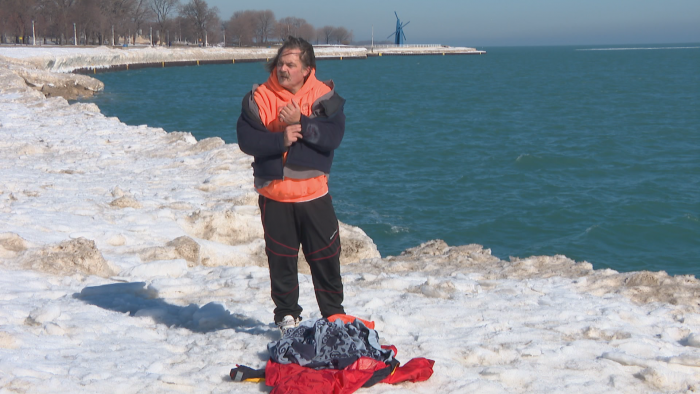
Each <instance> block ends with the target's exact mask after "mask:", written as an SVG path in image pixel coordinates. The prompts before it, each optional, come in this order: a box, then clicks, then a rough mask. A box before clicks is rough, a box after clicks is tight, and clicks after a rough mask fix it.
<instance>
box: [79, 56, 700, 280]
mask: <svg viewBox="0 0 700 394" xmlns="http://www.w3.org/2000/svg"><path fill="white" fill-rule="evenodd" d="M486 50H487V51H488V54H487V55H483V56H405V57H386V56H383V57H378V58H370V59H367V60H343V61H340V60H329V61H319V62H318V71H317V74H318V76H319V78H320V79H331V78H332V79H333V80H334V81H335V82H336V85H337V91H338V92H339V93H340V94H341V95H342V96H343V97H345V98H346V99H347V103H346V106H345V113H346V115H347V124H346V134H345V139H344V141H343V144H342V145H341V147H340V149H339V150H337V151H336V156H335V161H334V165H333V170H332V174H331V178H330V188H331V194H332V195H333V200H334V203H335V205H336V210H337V213H338V217H339V219H340V220H342V221H344V222H346V223H349V224H352V225H355V226H359V227H361V228H362V229H363V230H365V231H366V232H367V234H368V235H369V236H370V237H372V239H374V241H375V242H376V244H377V246H378V248H379V250H380V252H381V253H382V255H383V256H386V255H396V254H399V253H400V252H401V251H402V250H404V249H406V248H409V247H413V246H416V245H418V244H419V243H421V242H425V241H428V240H431V239H436V238H440V239H444V240H445V241H447V242H448V243H449V244H450V245H459V244H469V243H478V244H481V245H484V246H485V247H487V248H490V249H491V250H492V252H493V254H494V255H496V256H498V257H500V258H504V259H507V258H508V257H509V256H517V257H527V256H531V255H554V254H563V255H566V256H568V257H570V258H572V259H575V260H577V261H583V260H586V261H589V262H591V263H593V265H594V267H595V268H605V267H610V268H613V269H616V270H618V271H632V270H643V269H644V270H654V271H658V270H665V271H667V272H669V273H671V274H695V275H696V276H698V277H700V257H699V256H700V45H698V44H685V45H677V44H676V45H654V46H635V47H605V48H603V47H535V48H531V47H527V48H526V47H521V48H486ZM96 77H97V78H99V79H100V80H102V81H103V82H104V83H105V85H106V87H105V92H104V93H102V94H100V95H98V96H96V97H95V98H93V99H91V100H90V101H92V102H95V103H97V105H99V107H100V108H101V109H102V112H103V113H104V114H106V115H109V116H117V117H119V118H120V119H121V120H122V121H124V122H126V123H128V124H148V125H150V126H156V127H162V128H164V129H165V130H168V131H189V132H192V134H194V135H195V136H196V137H197V138H198V139H201V138H206V137H211V136H218V137H221V138H223V139H224V140H225V141H226V142H229V143H235V142H236V133H235V124H236V119H237V117H238V114H239V113H240V102H241V99H242V97H243V95H244V94H245V93H246V92H247V91H248V90H250V88H251V86H252V84H253V83H262V82H264V81H265V79H266V78H267V74H266V72H265V71H264V68H263V64H262V63H244V64H231V65H209V66H200V67H176V68H165V69H159V68H154V69H140V70H133V71H123V72H115V73H106V74H98V75H96ZM251 182H252V179H251Z"/></svg>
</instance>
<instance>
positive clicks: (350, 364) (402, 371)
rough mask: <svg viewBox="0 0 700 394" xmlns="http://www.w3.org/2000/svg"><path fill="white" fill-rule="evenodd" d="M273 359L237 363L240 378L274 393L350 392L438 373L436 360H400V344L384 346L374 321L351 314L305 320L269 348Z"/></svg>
mask: <svg viewBox="0 0 700 394" xmlns="http://www.w3.org/2000/svg"><path fill="white" fill-rule="evenodd" d="M267 348H268V351H269V352H270V359H269V360H268V362H267V365H266V366H265V368H263V369H259V370H256V369H252V368H249V367H246V366H244V365H237V366H236V368H234V369H232V370H231V374H230V375H231V379H233V380H234V381H236V382H242V381H249V382H259V381H262V380H263V379H264V380H265V384H266V385H268V386H271V387H274V388H273V390H272V394H287V393H328V394H350V393H354V392H355V391H357V389H359V388H361V387H371V386H373V385H375V384H377V383H389V384H395V383H400V382H406V381H410V382H421V381H424V380H427V379H428V378H430V376H431V375H432V374H433V365H434V364H435V361H433V360H428V359H426V358H422V357H419V358H414V359H412V360H410V361H409V362H407V363H406V364H405V365H400V363H399V362H398V361H397V360H396V358H395V357H396V353H397V350H396V347H394V346H382V345H380V344H379V335H378V333H377V331H375V330H374V323H373V322H368V321H365V320H361V319H357V318H354V317H352V316H348V315H334V316H331V317H329V318H328V319H320V320H317V321H315V322H306V321H304V322H301V323H300V325H299V326H298V327H296V328H293V329H291V330H287V331H286V332H285V333H284V335H283V337H282V339H280V340H279V341H276V342H271V343H270V344H268V346H267Z"/></svg>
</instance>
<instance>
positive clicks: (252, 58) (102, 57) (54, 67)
mask: <svg viewBox="0 0 700 394" xmlns="http://www.w3.org/2000/svg"><path fill="white" fill-rule="evenodd" d="M314 50H315V52H316V58H317V59H318V60H330V59H334V60H346V59H347V60H350V59H367V58H368V57H373V56H397V55H457V54H484V53H486V52H484V51H477V50H476V49H474V48H466V47H447V46H443V45H431V46H427V45H423V46H407V45H403V46H374V47H348V46H316V47H314ZM276 53H277V48H276V47H270V48H198V47H193V48H190V47H176V48H163V47H117V48H114V47H106V46H102V47H28V46H21V47H2V48H1V50H0V55H2V56H5V57H7V58H13V59H18V60H21V61H22V62H23V63H25V64H26V63H29V64H31V65H33V66H35V67H36V68H37V69H40V70H47V71H53V72H59V73H78V74H97V73H100V72H108V71H120V70H132V69H137V68H152V67H176V66H198V65H206V64H235V63H247V62H264V61H269V60H270V59H271V58H272V57H274V56H275V54H276Z"/></svg>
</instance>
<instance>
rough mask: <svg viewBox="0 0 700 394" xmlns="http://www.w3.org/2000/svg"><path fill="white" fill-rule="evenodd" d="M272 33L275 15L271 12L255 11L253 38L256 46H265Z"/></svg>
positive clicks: (273, 31)
mask: <svg viewBox="0 0 700 394" xmlns="http://www.w3.org/2000/svg"><path fill="white" fill-rule="evenodd" d="M274 33H275V13H274V12H272V11H271V10H264V11H255V36H256V40H257V42H258V44H262V45H265V44H267V42H268V39H269V37H270V36H272V35H274Z"/></svg>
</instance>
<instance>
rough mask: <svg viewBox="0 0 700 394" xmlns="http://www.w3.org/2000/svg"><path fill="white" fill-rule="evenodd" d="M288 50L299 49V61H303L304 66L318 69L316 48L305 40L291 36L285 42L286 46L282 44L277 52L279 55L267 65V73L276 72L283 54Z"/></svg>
mask: <svg viewBox="0 0 700 394" xmlns="http://www.w3.org/2000/svg"><path fill="white" fill-rule="evenodd" d="M287 49H298V50H299V52H300V53H299V60H301V64H302V66H304V67H311V68H313V69H316V55H315V54H314V47H313V46H312V45H311V44H309V42H308V41H306V40H305V39H303V38H299V37H292V36H289V37H287V39H286V40H284V44H282V46H281V47H280V49H278V50H277V55H276V56H275V57H274V58H272V61H270V62H269V63H267V71H269V72H272V71H274V70H275V68H277V63H279V61H280V56H281V55H282V52H284V51H285V50H287Z"/></svg>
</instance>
